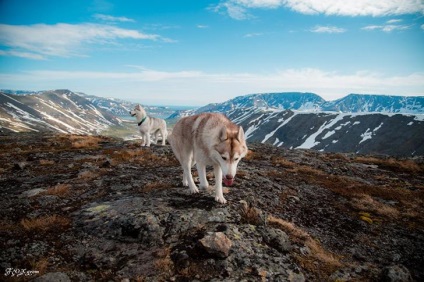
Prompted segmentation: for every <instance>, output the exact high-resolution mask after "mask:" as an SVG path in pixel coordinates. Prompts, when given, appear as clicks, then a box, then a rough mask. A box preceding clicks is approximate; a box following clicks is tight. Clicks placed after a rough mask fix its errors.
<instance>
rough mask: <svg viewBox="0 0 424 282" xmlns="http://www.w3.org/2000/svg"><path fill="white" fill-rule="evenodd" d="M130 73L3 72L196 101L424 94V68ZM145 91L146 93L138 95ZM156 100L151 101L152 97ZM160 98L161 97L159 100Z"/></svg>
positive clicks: (20, 83)
mask: <svg viewBox="0 0 424 282" xmlns="http://www.w3.org/2000/svg"><path fill="white" fill-rule="evenodd" d="M131 67H132V68H135V69H136V71H132V72H101V71H99V72H90V71H30V72H26V73H20V74H0V81H3V82H4V83H2V85H1V87H2V88H11V89H18V88H25V89H34V90H37V89H54V88H63V85H67V87H68V88H71V90H74V91H81V92H85V93H87V94H93V95H99V96H105V95H107V96H115V97H120V98H125V99H131V100H137V99H139V100H140V99H149V101H153V100H154V99H156V101H159V100H161V99H162V100H163V101H165V102H166V101H171V100H172V101H175V97H178V99H181V101H182V100H184V101H191V103H192V104H193V103H196V104H198V105H202V104H206V103H210V102H221V101H225V100H228V99H231V98H233V97H235V96H238V95H245V94H249V93H267V92H284V91H302V92H314V93H317V94H319V95H321V96H322V97H323V98H325V99H327V100H333V99H337V98H341V97H343V96H345V95H346V94H349V93H369V94H372V93H379V94H381V93H383V94H391V95H410V96H414V95H415V96H422V93H423V92H424V73H412V74H409V75H403V76H386V75H383V74H379V73H373V72H367V71H360V72H355V73H350V74H341V73H337V72H328V71H323V70H320V69H313V68H306V69H286V70H281V71H277V72H274V73H269V74H257V73H205V72H202V71H196V70H194V71H193V70H182V71H174V72H167V71H159V70H152V69H146V68H144V67H139V66H131ZM140 93H145V94H142V95H141V94H140ZM152 103H153V102H152ZM156 103H157V102H156Z"/></svg>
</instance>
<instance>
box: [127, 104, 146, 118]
mask: <svg viewBox="0 0 424 282" xmlns="http://www.w3.org/2000/svg"><path fill="white" fill-rule="evenodd" d="M143 112H144V109H143V107H141V106H140V105H137V106H135V107H134V109H133V110H132V111H130V115H131V116H132V117H134V116H136V115H137V113H143Z"/></svg>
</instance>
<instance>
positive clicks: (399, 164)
mask: <svg viewBox="0 0 424 282" xmlns="http://www.w3.org/2000/svg"><path fill="white" fill-rule="evenodd" d="M355 161H356V162H360V163H365V164H374V165H378V166H380V167H382V168H387V169H390V170H393V171H403V172H410V173H420V172H424V165H422V164H421V165H420V164H418V163H416V162H415V161H413V160H396V159H395V158H388V159H379V158H375V157H356V158H355Z"/></svg>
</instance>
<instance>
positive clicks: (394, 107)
mask: <svg viewBox="0 0 424 282" xmlns="http://www.w3.org/2000/svg"><path fill="white" fill-rule="evenodd" d="M251 107H263V108H274V109H283V110H287V109H290V110H299V111H336V112H339V111H340V112H388V113H411V114H420V113H424V96H394V95H381V94H378V95H374V94H353V93H352V94H349V95H347V96H345V97H343V98H340V99H337V100H333V101H326V100H324V99H323V98H322V97H321V96H319V95H317V94H315V93H309V92H276V93H257V94H249V95H244V96H238V97H236V98H234V99H230V100H228V101H225V102H223V103H213V104H208V105H206V106H204V107H201V108H199V109H197V112H199V113H200V112H205V111H218V112H225V111H229V110H233V109H236V108H251Z"/></svg>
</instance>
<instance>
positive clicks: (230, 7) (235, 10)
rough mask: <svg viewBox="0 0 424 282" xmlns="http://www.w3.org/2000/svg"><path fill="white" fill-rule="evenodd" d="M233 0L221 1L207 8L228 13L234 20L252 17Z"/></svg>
mask: <svg viewBox="0 0 424 282" xmlns="http://www.w3.org/2000/svg"><path fill="white" fill-rule="evenodd" d="M233 2H234V1H227V2H222V3H220V4H218V5H216V6H211V7H209V9H210V10H212V11H214V12H217V13H222V14H228V16H230V17H231V18H233V19H235V20H247V19H251V18H253V16H252V15H251V14H250V13H249V12H248V11H247V9H246V8H245V7H243V6H241V5H238V4H237V3H233Z"/></svg>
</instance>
